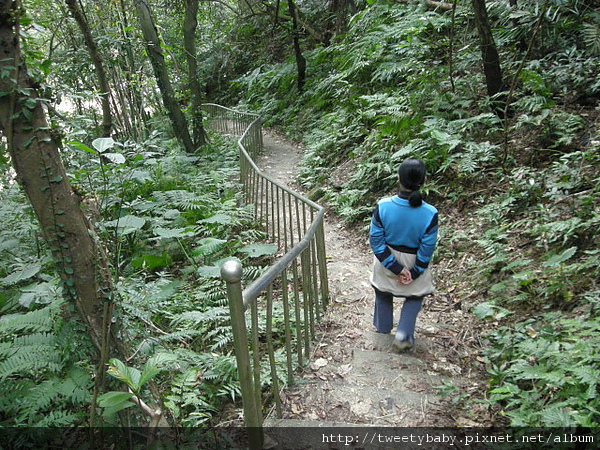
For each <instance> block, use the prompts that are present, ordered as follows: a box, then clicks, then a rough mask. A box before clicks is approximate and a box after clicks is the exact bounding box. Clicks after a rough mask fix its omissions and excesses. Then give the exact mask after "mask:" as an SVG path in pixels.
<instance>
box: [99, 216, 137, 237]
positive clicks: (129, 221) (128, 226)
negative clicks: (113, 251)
mask: <svg viewBox="0 0 600 450" xmlns="http://www.w3.org/2000/svg"><path fill="white" fill-rule="evenodd" d="M104 225H106V226H107V227H109V228H115V227H118V228H119V229H121V230H127V232H126V233H123V234H127V233H131V232H132V231H136V230H141V229H142V228H143V227H144V225H146V219H144V218H142V217H138V216H132V215H126V216H123V217H120V218H118V219H115V220H110V221H108V222H105V223H104Z"/></svg>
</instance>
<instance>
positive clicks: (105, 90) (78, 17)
mask: <svg viewBox="0 0 600 450" xmlns="http://www.w3.org/2000/svg"><path fill="white" fill-rule="evenodd" d="M66 3H67V8H69V11H70V12H71V15H72V16H73V18H74V19H75V21H76V22H77V25H79V29H80V30H81V33H82V34H83V38H84V40H85V45H86V46H87V48H88V51H89V52H90V58H91V59H92V64H93V65H94V70H95V71H96V76H97V77H98V87H99V91H100V103H101V105H102V136H103V137H109V136H110V134H111V131H112V128H113V120H112V114H111V110H110V99H109V95H110V86H109V84H108V77H107V76H106V71H105V70H104V63H103V62H102V56H100V52H99V51H98V46H97V45H96V41H95V40H94V37H93V36H92V31H91V30H90V25H89V24H88V22H87V19H86V18H85V16H84V15H83V11H81V8H80V7H79V3H78V2H77V0H66Z"/></svg>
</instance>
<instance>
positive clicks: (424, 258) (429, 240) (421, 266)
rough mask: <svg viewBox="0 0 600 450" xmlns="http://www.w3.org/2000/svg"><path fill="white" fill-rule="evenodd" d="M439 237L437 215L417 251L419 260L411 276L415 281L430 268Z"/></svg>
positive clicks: (411, 271)
mask: <svg viewBox="0 0 600 450" xmlns="http://www.w3.org/2000/svg"><path fill="white" fill-rule="evenodd" d="M437 237H438V214H437V213H435V215H434V216H433V218H432V219H431V222H430V223H429V226H428V227H427V229H426V230H425V234H424V235H423V238H422V239H421V245H420V246H419V250H418V251H417V260H416V261H415V265H414V266H413V267H412V268H411V269H410V274H411V276H412V278H413V280H415V279H417V278H419V276H420V275H421V274H422V273H423V272H425V269H427V267H429V263H430V262H431V258H432V257H433V252H434V251H435V246H436V244H437Z"/></svg>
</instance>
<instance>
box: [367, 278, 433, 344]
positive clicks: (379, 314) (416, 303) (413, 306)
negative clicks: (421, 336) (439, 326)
mask: <svg viewBox="0 0 600 450" xmlns="http://www.w3.org/2000/svg"><path fill="white" fill-rule="evenodd" d="M422 305H423V297H407V298H406V299H405V300H404V303H403V304H402V310H401V311H400V320H399V321H398V328H397V331H399V332H401V333H404V334H406V335H407V336H409V337H410V338H412V339H414V337H415V325H416V323H417V316H418V315H419V311H421V306H422ZM373 325H375V328H376V329H377V332H379V333H385V334H387V333H389V332H390V331H392V328H393V326H394V296H393V295H392V294H390V293H389V292H381V291H380V290H378V289H375V311H374V314H373Z"/></svg>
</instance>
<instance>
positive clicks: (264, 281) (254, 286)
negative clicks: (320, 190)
mask: <svg viewBox="0 0 600 450" xmlns="http://www.w3.org/2000/svg"><path fill="white" fill-rule="evenodd" d="M324 215H325V210H324V209H321V210H320V211H319V215H318V216H317V219H316V220H315V221H314V222H313V223H312V224H311V225H310V228H309V229H308V231H307V233H306V235H305V236H304V238H303V239H302V240H301V241H300V242H299V243H298V244H296V245H295V246H294V248H292V249H291V250H290V251H289V252H287V253H286V254H285V255H283V256H282V257H281V258H280V259H279V260H278V261H277V262H276V263H275V264H273V265H272V266H270V267H269V269H267V271H266V272H265V273H263V274H262V275H261V276H260V277H259V278H258V279H256V280H255V281H253V282H252V283H251V284H250V286H248V287H247V288H246V289H244V292H243V293H242V295H243V299H244V309H247V308H248V303H249V302H251V301H252V300H255V299H256V298H257V297H258V296H259V295H260V294H261V292H262V291H263V290H264V289H265V287H266V286H268V285H269V284H270V283H272V282H273V281H274V280H275V279H276V278H277V277H278V276H279V275H281V272H283V270H284V269H285V268H286V267H288V266H289V265H290V263H291V262H292V261H293V260H294V259H296V258H297V257H298V256H300V254H301V253H302V252H303V251H304V250H305V249H306V248H307V247H308V246H309V245H310V241H311V240H312V239H313V238H314V236H315V234H316V233H317V230H318V227H319V226H320V224H321V223H322V220H323V216H324Z"/></svg>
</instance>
